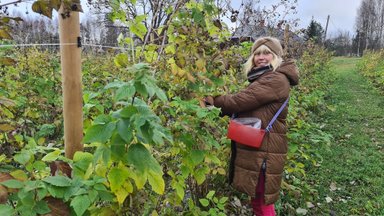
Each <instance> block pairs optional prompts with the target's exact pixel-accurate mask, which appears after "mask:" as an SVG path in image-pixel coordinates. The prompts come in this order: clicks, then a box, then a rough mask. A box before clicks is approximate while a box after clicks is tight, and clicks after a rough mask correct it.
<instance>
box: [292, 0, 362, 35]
mask: <svg viewBox="0 0 384 216" xmlns="http://www.w3.org/2000/svg"><path fill="white" fill-rule="evenodd" d="M360 4H361V0H298V16H299V18H300V19H301V21H300V24H301V25H303V26H305V27H307V26H308V25H309V23H310V21H311V18H312V16H313V17H314V19H315V20H316V21H317V22H319V23H320V24H321V25H322V26H323V27H324V28H325V25H326V23H327V16H328V15H329V16H330V19H329V24H328V32H329V33H330V34H336V33H337V31H339V30H341V31H349V32H350V33H351V35H353V34H354V26H355V20H356V15H357V9H358V8H359V6H360ZM328 36H329V35H328Z"/></svg>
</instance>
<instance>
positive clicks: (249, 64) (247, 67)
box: [243, 45, 283, 76]
mask: <svg viewBox="0 0 384 216" xmlns="http://www.w3.org/2000/svg"><path fill="white" fill-rule="evenodd" d="M260 53H271V54H272V55H273V58H272V61H271V66H272V69H273V71H275V70H276V68H278V67H279V66H280V65H281V63H282V62H283V59H282V58H281V57H280V56H278V55H277V54H276V53H274V52H272V50H271V49H270V48H268V47H267V46H265V45H261V46H259V47H258V48H257V49H256V50H255V51H254V52H253V53H252V54H251V55H250V56H249V57H248V60H247V61H246V62H245V64H244V67H243V71H244V73H245V75H246V76H247V74H248V72H249V71H251V70H252V68H254V67H255V62H254V60H253V59H254V57H255V55H256V54H260Z"/></svg>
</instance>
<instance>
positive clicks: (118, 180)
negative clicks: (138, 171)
mask: <svg viewBox="0 0 384 216" xmlns="http://www.w3.org/2000/svg"><path fill="white" fill-rule="evenodd" d="M128 176H129V170H128V168H126V167H112V169H111V170H110V171H109V173H108V181H109V183H110V186H111V191H112V192H115V191H117V190H119V189H121V187H122V186H123V184H124V182H125V181H126V179H127V178H128Z"/></svg>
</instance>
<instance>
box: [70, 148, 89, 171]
mask: <svg viewBox="0 0 384 216" xmlns="http://www.w3.org/2000/svg"><path fill="white" fill-rule="evenodd" d="M93 158H94V155H93V154H91V153H89V152H80V151H77V152H76V153H75V155H74V156H73V162H74V168H75V169H80V170H76V171H81V173H82V172H85V171H86V170H87V169H88V168H89V165H90V163H92V161H93ZM75 169H74V170H75Z"/></svg>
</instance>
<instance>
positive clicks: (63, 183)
mask: <svg viewBox="0 0 384 216" xmlns="http://www.w3.org/2000/svg"><path fill="white" fill-rule="evenodd" d="M43 181H44V182H46V183H48V184H51V185H54V186H58V187H69V186H71V184H72V180H71V179H70V178H68V177H65V176H48V177H46V178H45V179H43Z"/></svg>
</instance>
